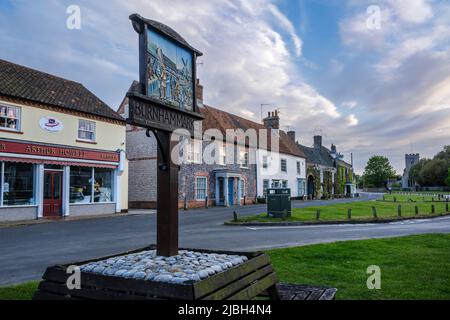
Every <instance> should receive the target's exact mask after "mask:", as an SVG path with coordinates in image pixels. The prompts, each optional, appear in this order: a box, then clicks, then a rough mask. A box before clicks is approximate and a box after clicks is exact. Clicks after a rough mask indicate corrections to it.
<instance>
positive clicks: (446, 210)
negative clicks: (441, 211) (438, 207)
mask: <svg viewBox="0 0 450 320" xmlns="http://www.w3.org/2000/svg"><path fill="white" fill-rule="evenodd" d="M445 212H447V213H448V212H450V211H448V202H447V203H446V204H445Z"/></svg>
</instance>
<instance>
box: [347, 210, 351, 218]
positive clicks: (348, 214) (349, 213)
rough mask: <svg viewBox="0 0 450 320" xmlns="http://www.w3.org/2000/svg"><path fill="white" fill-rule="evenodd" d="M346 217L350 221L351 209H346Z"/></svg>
mask: <svg viewBox="0 0 450 320" xmlns="http://www.w3.org/2000/svg"><path fill="white" fill-rule="evenodd" d="M347 216H348V220H352V209H348V212H347Z"/></svg>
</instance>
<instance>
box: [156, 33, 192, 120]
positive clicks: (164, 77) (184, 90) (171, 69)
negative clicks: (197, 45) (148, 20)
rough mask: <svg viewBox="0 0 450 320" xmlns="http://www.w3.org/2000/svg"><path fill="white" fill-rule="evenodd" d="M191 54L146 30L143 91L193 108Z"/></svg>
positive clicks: (173, 104)
mask: <svg viewBox="0 0 450 320" xmlns="http://www.w3.org/2000/svg"><path fill="white" fill-rule="evenodd" d="M192 61H193V54H192V53H191V52H189V51H188V50H186V49H184V48H183V47H181V46H179V45H178V44H176V43H174V42H173V41H171V40H169V39H168V38H166V37H164V36H162V35H160V34H159V33H157V32H155V31H153V30H151V29H148V30H147V94H148V96H149V97H151V98H153V99H155V100H157V101H161V102H162V103H164V104H168V105H170V106H173V107H176V108H180V109H183V110H190V111H192V110H193V108H194V107H193V105H194V92H193V86H194V79H193V70H192V67H193V65H192Z"/></svg>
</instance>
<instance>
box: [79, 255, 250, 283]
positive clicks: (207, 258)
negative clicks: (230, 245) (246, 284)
mask: <svg viewBox="0 0 450 320" xmlns="http://www.w3.org/2000/svg"><path fill="white" fill-rule="evenodd" d="M247 260H248V258H247V257H245V256H238V255H227V254H216V253H200V252H194V251H186V250H180V251H179V253H178V255H177V256H173V257H161V256H156V250H149V251H143V252H139V253H134V254H129V255H126V256H118V257H114V258H110V259H107V260H103V261H97V262H91V263H88V264H85V265H82V266H81V267H80V269H81V271H83V272H90V273H96V274H102V275H105V276H115V277H122V278H127V279H137V280H147V281H156V282H167V283H176V284H182V283H186V282H192V281H193V282H196V281H200V280H203V279H206V278H208V277H210V276H212V275H215V274H217V273H220V272H223V271H225V270H227V269H230V268H233V267H234V266H237V265H240V264H242V263H244V262H245V261H247Z"/></svg>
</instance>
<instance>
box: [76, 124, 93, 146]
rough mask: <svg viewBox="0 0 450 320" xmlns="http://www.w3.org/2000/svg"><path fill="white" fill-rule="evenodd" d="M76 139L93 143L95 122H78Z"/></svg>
mask: <svg viewBox="0 0 450 320" xmlns="http://www.w3.org/2000/svg"><path fill="white" fill-rule="evenodd" d="M78 139H80V140H86V141H92V142H93V141H95V122H93V121H88V120H83V119H80V120H78Z"/></svg>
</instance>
